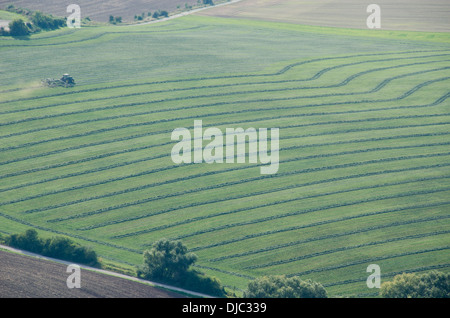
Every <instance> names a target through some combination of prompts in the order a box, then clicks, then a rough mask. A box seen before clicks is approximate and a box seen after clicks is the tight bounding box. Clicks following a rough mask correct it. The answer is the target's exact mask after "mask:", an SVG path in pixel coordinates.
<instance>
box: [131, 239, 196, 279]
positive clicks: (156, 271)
mask: <svg viewBox="0 0 450 318" xmlns="http://www.w3.org/2000/svg"><path fill="white" fill-rule="evenodd" d="M196 261H197V256H196V255H195V254H193V253H189V252H188V249H187V247H186V246H185V245H184V244H183V243H182V242H180V241H170V240H167V239H161V240H159V241H156V242H155V243H154V244H153V245H152V248H151V249H150V250H147V251H145V252H144V267H143V268H142V270H141V271H140V274H142V276H143V277H144V278H148V279H156V280H166V281H172V282H176V281H179V280H180V278H181V277H182V276H183V275H185V274H186V273H187V271H188V269H189V266H191V265H192V264H194V263H195V262H196Z"/></svg>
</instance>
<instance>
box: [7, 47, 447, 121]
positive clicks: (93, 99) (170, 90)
mask: <svg viewBox="0 0 450 318" xmlns="http://www.w3.org/2000/svg"><path fill="white" fill-rule="evenodd" d="M447 55H449V54H440V55H429V56H419V57H416V56H415V57H405V58H392V59H384V60H369V61H362V62H355V63H349V64H342V65H337V66H333V67H328V68H325V69H323V70H321V71H319V72H318V73H316V74H315V75H313V76H312V77H311V78H309V79H301V80H279V81H264V82H245V83H231V84H221V85H205V86H197V87H187V88H177V89H166V90H157V91H151V92H138V93H130V94H122V95H117V96H107V97H98V98H90V99H85V100H80V101H68V102H66V103H57V104H50V105H43V106H36V107H29V108H24V109H19V110H9V111H3V112H0V114H11V113H18V112H25V111H31V110H38V109H45V108H52V107H60V106H63V105H71V104H79V103H85V102H93V101H99V100H109V99H116V98H123V97H131V96H141V95H149V94H155V93H171V92H179V91H190V90H198V89H210V88H221V87H222V88H225V87H233V86H246V85H262V84H282V83H296V82H307V81H312V80H315V79H318V78H319V77H321V76H322V75H323V74H325V73H326V72H329V71H331V70H335V69H338V68H342V67H346V66H354V65H358V64H364V63H374V62H386V61H391V60H403V59H415V58H428V57H439V56H447ZM444 61H445V60H444ZM444 61H429V62H423V63H412V64H403V65H397V66H391V67H384V68H377V69H372V70H368V71H364V72H360V73H356V74H354V75H351V76H350V77H348V78H347V79H345V80H344V81H342V82H341V83H339V84H334V85H330V86H318V87H298V88H296V89H320V88H334V87H341V86H345V85H347V84H348V83H349V82H350V81H352V80H353V79H355V78H356V77H358V76H362V75H364V74H368V73H371V72H376V71H382V70H387V69H393V68H400V67H406V66H414V65H421V64H431V63H440V62H444ZM286 90H295V88H290V89H286ZM98 91H100V90H95V92H98ZM264 91H266V90H264ZM267 91H272V90H267ZM249 92H252V91H249ZM244 93H245V92H244ZM241 94H242V93H241ZM55 96H58V95H55ZM46 97H54V96H48V95H47V96H46ZM39 98H42V97H39ZM28 99H30V98H28ZM188 99H190V98H188ZM31 100H35V99H31ZM16 101H22V99H17V100H10V101H8V102H9V103H11V102H16ZM1 103H3V102H0V104H1ZM146 104H147V102H144V103H133V104H127V105H128V106H138V105H146ZM128 106H127V107H128Z"/></svg>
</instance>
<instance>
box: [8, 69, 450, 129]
mask: <svg viewBox="0 0 450 318" xmlns="http://www.w3.org/2000/svg"><path fill="white" fill-rule="evenodd" d="M438 62H442V61H438ZM430 63H437V62H436V61H433V62H425V63H423V62H422V63H413V64H409V65H407V66H411V65H418V64H430ZM449 68H450V66H447V67H441V68H436V69H431V70H423V71H418V72H413V73H407V74H402V75H397V76H394V77H391V78H388V79H385V80H383V81H382V82H381V83H379V84H378V85H377V86H376V87H375V88H373V89H371V90H367V91H362V92H353V93H331V94H322V95H312V96H303V95H302V96H296V97H289V98H288V99H289V100H297V99H304V98H306V99H315V98H323V97H336V96H354V95H363V94H371V93H375V92H378V91H379V90H381V89H382V88H384V87H385V86H387V85H388V83H389V82H392V81H394V80H397V79H401V78H405V77H409V76H414V75H420V74H425V73H430V72H436V71H443V70H446V69H449ZM370 71H371V70H369V71H365V72H362V73H369V72H370ZM358 76H359V75H358ZM349 81H350V80H349ZM344 82H345V81H344ZM347 84H348V82H347V83H345V84H343V86H344V85H347ZM320 88H328V87H315V89H320ZM300 89H308V88H284V89H282V88H277V89H265V90H254V91H241V92H226V93H215V94H209V95H193V96H181V97H174V98H166V99H160V100H153V101H148V102H145V103H127V104H119V105H113V106H103V107H97V108H88V109H84V110H77V111H71V112H65V113H60V114H54V115H44V116H39V117H28V118H24V119H20V120H14V121H10V122H5V123H0V127H2V126H10V125H16V124H20V123H25V122H30V121H36V120H43V119H51V118H57V117H65V116H70V115H76V114H86V113H92V112H96V111H103V110H110V109H117V108H128V107H130V106H136V105H151V104H155V103H163V102H173V101H186V100H191V99H199V98H210V97H213V98H214V97H223V96H235V95H242V94H250V93H267V92H282V91H289V90H300ZM238 102H239V103H244V102H245V103H248V102H253V101H247V100H245V101H233V102H219V103H215V104H207V105H208V106H205V105H196V106H185V108H187V109H193V108H201V107H213V106H217V105H226V104H228V103H231V104H236V103H238ZM178 109H180V108H178ZM168 111H173V110H171V109H159V110H152V111H147V112H141V113H138V114H139V115H145V114H154V113H162V112H168ZM235 112H236V111H235ZM235 112H226V113H224V114H233V113H235ZM122 116H125V115H122ZM128 116H131V115H130V114H129V115H128ZM136 116H137V115H136ZM209 116H211V114H209ZM188 118H191V117H188ZM188 118H185V119H188ZM97 120H98V119H97ZM175 120H179V119H175ZM156 122H158V121H156Z"/></svg>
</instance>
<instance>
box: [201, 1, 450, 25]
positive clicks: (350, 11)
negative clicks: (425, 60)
mask: <svg viewBox="0 0 450 318" xmlns="http://www.w3.org/2000/svg"><path fill="white" fill-rule="evenodd" d="M372 3H375V4H378V5H379V6H380V8H381V28H382V29H385V30H407V31H408V30H409V31H431V32H448V31H450V19H449V17H450V1H449V0H395V1H392V0H377V1H373V0H368V1H362V0H314V1H311V0H243V1H241V2H238V3H235V4H231V5H228V6H224V7H217V8H211V9H209V10H205V11H202V12H199V13H197V14H198V15H207V16H217V17H230V18H245V19H263V20H269V21H276V22H289V23H298V24H306V25H314V26H328V27H342V28H357V29H366V28H367V25H366V20H367V17H368V16H369V13H367V12H366V10H367V6H368V5H369V4H372Z"/></svg>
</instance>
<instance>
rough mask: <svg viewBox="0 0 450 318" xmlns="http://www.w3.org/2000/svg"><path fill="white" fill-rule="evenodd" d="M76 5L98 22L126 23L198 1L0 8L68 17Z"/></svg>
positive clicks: (110, 0)
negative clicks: (111, 18)
mask: <svg viewBox="0 0 450 318" xmlns="http://www.w3.org/2000/svg"><path fill="white" fill-rule="evenodd" d="M72 3H75V4H78V5H79V6H80V8H81V16H82V17H83V18H85V17H89V18H91V19H93V20H96V21H104V22H106V21H108V19H109V16H110V15H113V16H121V17H122V18H123V19H124V21H126V20H128V21H132V20H133V19H134V16H135V15H140V14H141V13H143V12H149V11H150V12H154V11H156V10H167V11H173V10H175V9H176V8H177V6H178V5H179V6H180V7H181V8H184V5H185V4H186V3H188V4H191V5H193V4H196V3H197V0H129V1H122V0H104V1H99V0H96V1H93V0H77V1H73V0H62V1H60V0H58V1H54V0H40V1H36V0H0V8H5V7H6V6H7V5H9V4H13V5H14V6H15V7H16V8H27V9H31V10H39V11H42V12H45V13H51V14H54V15H57V16H67V15H68V14H67V13H66V10H67V6H68V5H70V4H72Z"/></svg>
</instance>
